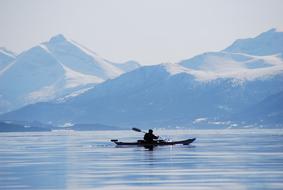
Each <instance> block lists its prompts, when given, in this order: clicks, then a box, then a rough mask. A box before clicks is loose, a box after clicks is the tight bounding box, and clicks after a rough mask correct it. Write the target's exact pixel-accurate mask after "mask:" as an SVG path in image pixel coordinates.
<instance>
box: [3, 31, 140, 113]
mask: <svg viewBox="0 0 283 190" xmlns="http://www.w3.org/2000/svg"><path fill="white" fill-rule="evenodd" d="M5 55H6V54H5ZM7 56H8V54H7ZM12 58H13V59H12ZM12 58H11V61H10V62H7V63H6V66H5V68H3V69H1V71H0V112H5V111H7V110H11V109H15V108H18V107H21V106H23V105H26V104H30V103H35V102H39V101H48V100H52V99H55V98H58V97H62V96H65V95H68V94H70V93H74V92H75V91H84V89H90V87H93V86H94V85H96V84H98V83H101V82H104V81H105V80H108V79H112V78H115V77H117V76H119V75H121V74H123V73H125V72H127V71H129V70H131V69H135V68H137V67H138V66H139V65H138V64H137V63H134V64H130V66H129V68H127V69H123V68H121V67H120V65H121V64H115V63H112V62H109V61H107V60H105V59H103V58H101V57H99V56H98V55H97V54H95V53H94V52H92V51H90V50H88V49H87V48H84V47H82V46H81V45H79V44H77V43H76V42H74V41H72V40H67V39H65V37H64V36H63V35H57V36H54V37H53V38H51V39H50V40H49V41H48V42H44V43H41V44H40V45H38V46H36V47H33V48H31V49H29V50H27V51H25V52H23V53H21V54H19V55H18V56H17V57H12ZM1 60H2V59H1ZM3 60H4V59H3ZM131 66H132V67H131Z"/></svg>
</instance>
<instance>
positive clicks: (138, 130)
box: [132, 127, 165, 140]
mask: <svg viewBox="0 0 283 190" xmlns="http://www.w3.org/2000/svg"><path fill="white" fill-rule="evenodd" d="M132 130H133V131H136V132H141V133H146V132H144V131H142V130H141V129H139V128H136V127H133V128H132ZM158 138H160V139H161V140H165V139H163V138H162V137H160V136H158Z"/></svg>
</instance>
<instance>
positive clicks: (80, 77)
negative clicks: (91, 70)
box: [62, 64, 103, 88]
mask: <svg viewBox="0 0 283 190" xmlns="http://www.w3.org/2000/svg"><path fill="white" fill-rule="evenodd" d="M62 67H63V68H64V70H65V79H66V85H65V87H66V88H75V87H78V86H80V85H86V84H98V83H101V82H103V80H102V79H101V78H98V77H96V76H94V75H86V74H82V73H79V72H76V71H74V70H72V69H70V68H68V67H67V66H65V65H63V64H62Z"/></svg>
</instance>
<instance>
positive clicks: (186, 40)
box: [0, 0, 283, 64]
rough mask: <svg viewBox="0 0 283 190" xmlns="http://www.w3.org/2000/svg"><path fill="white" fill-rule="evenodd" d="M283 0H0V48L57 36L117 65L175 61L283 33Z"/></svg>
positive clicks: (29, 44)
mask: <svg viewBox="0 0 283 190" xmlns="http://www.w3.org/2000/svg"><path fill="white" fill-rule="evenodd" d="M282 10H283V1H282V0H0V24H1V30H0V31H1V35H0V46H4V47H6V48H7V49H10V50H12V51H14V52H17V53H19V52H21V51H23V50H26V49H28V48H30V47H32V46H35V45H37V44H38V43H40V42H43V41H47V40H48V39H49V38H50V37H52V36H54V35H56V34H59V33H62V34H64V35H65V36H66V37H67V38H69V39H73V40H75V41H77V42H79V43H81V44H83V45H84V46H86V47H88V48H90V49H92V50H93V51H95V52H97V53H98V54H99V55H101V56H102V57H104V58H106V59H109V60H111V61H114V62H122V61H126V60H129V59H132V60H137V61H139V62H141V63H143V64H157V63H160V62H178V61H180V60H182V59H186V58H189V57H192V56H194V55H197V54H200V53H203V52H205V51H218V50H221V49H224V48H225V47H227V46H228V45H230V44H231V43H232V42H233V41H234V40H235V39H238V38H245V37H254V36H256V35H258V34H259V33H261V32H263V31H266V30H269V29H271V28H273V27H276V28H280V29H282V28H283V11H282Z"/></svg>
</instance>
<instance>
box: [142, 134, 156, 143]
mask: <svg viewBox="0 0 283 190" xmlns="http://www.w3.org/2000/svg"><path fill="white" fill-rule="evenodd" d="M154 139H158V136H155V135H154V134H153V133H146V134H145V135H144V137H143V140H144V141H145V142H148V143H152V142H153V140H154Z"/></svg>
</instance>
